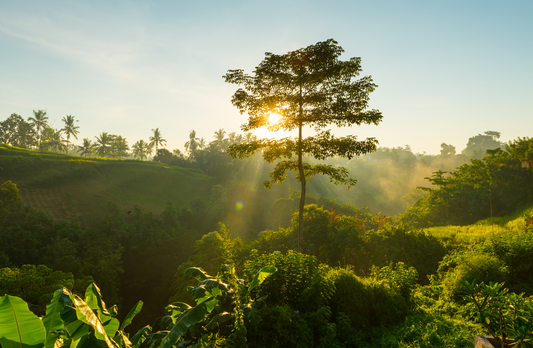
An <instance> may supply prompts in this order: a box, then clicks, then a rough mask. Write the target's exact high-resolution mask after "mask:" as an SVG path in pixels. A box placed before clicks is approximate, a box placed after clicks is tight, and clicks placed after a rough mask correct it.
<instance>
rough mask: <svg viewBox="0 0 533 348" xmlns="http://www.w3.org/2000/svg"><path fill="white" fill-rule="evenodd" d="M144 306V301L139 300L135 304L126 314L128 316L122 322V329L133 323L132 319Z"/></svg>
mask: <svg viewBox="0 0 533 348" xmlns="http://www.w3.org/2000/svg"><path fill="white" fill-rule="evenodd" d="M142 308H143V301H139V302H137V303H136V304H135V306H133V308H132V309H131V310H130V312H129V313H128V315H126V318H124V321H123V322H122V325H120V330H124V329H125V328H126V326H128V325H129V324H131V321H132V320H133V318H135V316H136V315H137V314H138V313H139V312H140V311H141V309H142Z"/></svg>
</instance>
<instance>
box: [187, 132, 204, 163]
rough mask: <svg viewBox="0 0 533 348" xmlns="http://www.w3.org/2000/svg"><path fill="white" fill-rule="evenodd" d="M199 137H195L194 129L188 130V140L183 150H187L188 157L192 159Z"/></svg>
mask: <svg viewBox="0 0 533 348" xmlns="http://www.w3.org/2000/svg"><path fill="white" fill-rule="evenodd" d="M199 141H200V139H198V138H197V137H196V131H195V130H192V131H189V141H188V142H186V143H185V150H187V151H189V159H191V160H192V159H193V158H194V155H195V154H196V150H197V149H198V147H199V146H198V145H199Z"/></svg>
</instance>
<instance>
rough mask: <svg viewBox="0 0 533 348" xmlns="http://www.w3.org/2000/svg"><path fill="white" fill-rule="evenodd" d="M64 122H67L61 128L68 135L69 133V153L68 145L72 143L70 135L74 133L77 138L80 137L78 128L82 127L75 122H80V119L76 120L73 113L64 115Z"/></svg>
mask: <svg viewBox="0 0 533 348" xmlns="http://www.w3.org/2000/svg"><path fill="white" fill-rule="evenodd" d="M62 121H63V123H65V126H64V127H63V128H62V129H61V131H62V132H64V133H65V134H66V135H67V146H66V148H65V149H66V151H67V154H68V146H69V144H70V136H71V135H72V136H73V137H74V138H76V140H77V139H78V133H79V131H78V129H79V128H80V127H79V126H76V125H75V124H74V122H78V120H74V116H72V115H67V116H65V117H63V119H62Z"/></svg>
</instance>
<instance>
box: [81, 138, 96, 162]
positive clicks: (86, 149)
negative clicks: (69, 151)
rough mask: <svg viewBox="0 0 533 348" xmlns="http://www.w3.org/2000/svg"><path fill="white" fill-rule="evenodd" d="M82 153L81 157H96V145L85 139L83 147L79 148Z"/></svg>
mask: <svg viewBox="0 0 533 348" xmlns="http://www.w3.org/2000/svg"><path fill="white" fill-rule="evenodd" d="M78 148H79V149H80V151H81V154H80V155H81V156H85V157H88V156H91V155H94V151H93V150H94V144H93V143H92V142H91V141H90V140H89V138H85V139H83V145H81V146H78Z"/></svg>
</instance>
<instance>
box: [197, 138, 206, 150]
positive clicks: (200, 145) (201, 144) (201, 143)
mask: <svg viewBox="0 0 533 348" xmlns="http://www.w3.org/2000/svg"><path fill="white" fill-rule="evenodd" d="M206 146H207V143H206V142H205V139H204V138H200V140H198V148H199V149H205V147H206Z"/></svg>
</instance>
